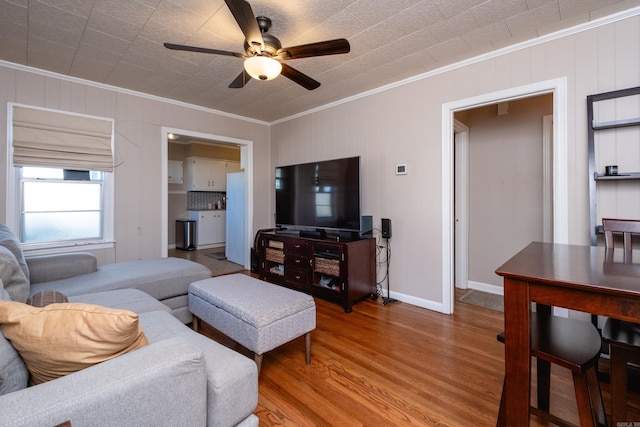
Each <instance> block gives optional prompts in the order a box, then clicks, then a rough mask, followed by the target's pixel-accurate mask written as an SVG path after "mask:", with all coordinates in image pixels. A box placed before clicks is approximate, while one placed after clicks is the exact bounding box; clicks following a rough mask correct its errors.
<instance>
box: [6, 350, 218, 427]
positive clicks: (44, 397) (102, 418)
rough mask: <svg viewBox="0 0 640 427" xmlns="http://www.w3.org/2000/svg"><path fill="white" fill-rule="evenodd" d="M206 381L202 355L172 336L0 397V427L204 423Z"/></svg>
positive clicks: (196, 424)
mask: <svg viewBox="0 0 640 427" xmlns="http://www.w3.org/2000/svg"><path fill="white" fill-rule="evenodd" d="M206 381H207V374H206V369H205V362H204V357H203V355H202V353H201V352H200V351H199V350H198V349H196V348H195V347H194V346H193V345H191V344H190V343H189V342H188V341H187V340H185V339H183V338H181V337H175V338H171V339H167V340H165V341H161V342H157V343H153V344H150V345H148V346H146V347H143V348H141V349H138V350H135V351H132V352H130V353H127V354H125V355H122V356H119V357H116V358H114V359H111V360H108V361H106V362H103V363H100V364H98V365H94V366H92V367H90V368H87V369H83V370H81V371H78V372H75V373H73V374H70V375H67V376H65V377H62V378H58V379H56V380H53V381H49V382H46V383H44V384H40V385H37V386H33V387H28V388H25V389H22V390H19V391H16V392H13V393H9V394H6V395H3V396H0V408H2V411H0V426H5V425H11V426H25V427H26V426H45V425H46V426H53V425H57V424H60V423H63V422H65V421H67V420H70V421H71V425H73V426H74V427H76V426H91V425H113V426H141V425H185V426H204V425H205V424H206V421H207V410H206V405H207V384H206Z"/></svg>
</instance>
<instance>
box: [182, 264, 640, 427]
mask: <svg viewBox="0 0 640 427" xmlns="http://www.w3.org/2000/svg"><path fill="white" fill-rule="evenodd" d="M178 252H184V251H178ZM177 255H178V256H179V255H180V254H177ZM244 272H245V274H249V272H247V271H246V270H245V271H244ZM214 275H216V272H215V271H214ZM316 306H317V328H316V330H315V331H314V332H313V334H312V357H311V364H310V365H306V364H305V360H304V339H303V338H302V337H301V338H298V339H296V340H293V341H291V342H289V343H287V344H285V345H283V346H281V347H279V348H277V349H275V350H273V351H271V352H269V353H267V354H265V355H264V359H263V362H262V372H261V374H260V383H259V402H258V407H257V409H256V411H255V413H256V415H257V416H258V417H259V418H260V425H261V426H308V425H319V426H325V425H326V426H328V425H331V426H336V425H349V426H358V425H361V426H380V425H385V426H386V425H403V426H404V425H420V426H461V427H462V426H464V427H468V426H494V425H495V422H496V416H497V413H498V406H499V402H500V395H501V392H502V380H503V375H504V346H503V345H502V344H500V343H498V342H497V340H496V334H497V333H498V332H500V331H501V330H502V329H503V315H502V313H501V312H498V311H493V310H489V309H486V308H481V307H477V306H473V305H469V304H465V303H456V308H455V314H454V315H451V316H448V315H443V314H439V313H436V312H433V311H430V310H426V309H423V308H419V307H416V306H413V305H410V304H406V303H402V302H397V303H392V304H388V305H386V306H385V305H383V304H382V301H381V299H380V298H379V299H378V300H377V301H369V300H365V301H363V302H361V303H359V304H357V305H355V306H354V308H353V312H352V313H349V314H346V313H345V312H344V310H343V309H342V308H341V307H340V306H338V305H336V304H333V303H329V302H327V301H324V300H321V299H317V298H316ZM204 333H205V334H206V335H207V336H210V337H211V338H213V339H215V340H217V341H219V342H222V343H223V344H225V345H227V346H229V347H231V348H234V349H235V350H237V351H239V352H241V353H243V354H245V355H247V356H248V357H252V354H251V353H249V352H248V351H247V350H246V349H244V348H242V347H240V346H239V345H238V344H236V343H234V342H233V341H231V340H229V339H228V338H226V337H224V336H222V335H221V334H219V333H218V332H216V331H215V330H213V329H211V328H209V327H207V326H206V325H205V330H204ZM603 365H605V366H604V369H605V370H606V363H604V364H603ZM533 366H535V364H534V365H533ZM551 384H552V385H551V387H552V389H551V391H552V396H551V411H552V412H553V413H554V414H556V415H558V416H560V417H562V418H564V419H566V420H568V421H570V422H573V423H576V424H577V423H578V418H577V409H576V404H575V398H574V391H573V384H572V381H571V376H570V374H569V373H568V372H567V371H565V370H563V369H562V368H558V367H557V366H552V380H551ZM602 389H603V397H604V399H605V407H606V409H607V414H608V413H609V387H608V384H607V383H606V382H603V383H602ZM532 396H535V389H534V390H533V391H532ZM639 397H640V396H639V395H638V391H637V390H634V391H632V392H631V393H630V399H631V400H633V402H634V403H632V404H631V405H630V406H631V407H630V412H629V416H630V418H631V419H632V420H640V406H638V401H639V400H640V399H639ZM534 399H535V397H534ZM531 425H533V426H543V425H547V424H542V423H540V422H538V421H537V420H536V419H535V417H532V418H531Z"/></svg>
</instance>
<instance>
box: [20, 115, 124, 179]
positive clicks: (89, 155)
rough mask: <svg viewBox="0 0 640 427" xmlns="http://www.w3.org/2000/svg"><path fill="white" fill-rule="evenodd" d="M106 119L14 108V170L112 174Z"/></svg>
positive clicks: (108, 130) (109, 140) (107, 120)
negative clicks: (29, 168) (53, 169)
mask: <svg viewBox="0 0 640 427" xmlns="http://www.w3.org/2000/svg"><path fill="white" fill-rule="evenodd" d="M112 132H113V122H112V121H111V120H109V119H101V118H95V117H87V116H79V115H74V114H68V113H63V112H56V111H50V110H41V109H35V108H26V107H18V106H14V108H13V164H14V166H47V167H56V168H63V169H74V170H94V171H105V172H112V171H113V153H112V150H111V140H112Z"/></svg>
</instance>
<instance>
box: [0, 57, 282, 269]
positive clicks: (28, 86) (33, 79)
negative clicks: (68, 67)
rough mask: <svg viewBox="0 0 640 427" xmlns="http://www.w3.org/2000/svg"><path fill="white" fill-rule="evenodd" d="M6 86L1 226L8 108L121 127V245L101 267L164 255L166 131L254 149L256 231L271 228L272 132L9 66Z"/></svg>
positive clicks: (1, 101) (0, 77)
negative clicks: (92, 118)
mask: <svg viewBox="0 0 640 427" xmlns="http://www.w3.org/2000/svg"><path fill="white" fill-rule="evenodd" d="M0 82H2V84H0V129H2V130H1V131H0V162H1V164H3V165H5V166H4V167H3V168H2V171H3V173H2V174H0V181H1V184H0V221H2V222H5V221H6V173H4V172H5V171H6V165H7V149H6V147H7V103H8V102H16V103H21V104H26V105H32V106H37V107H46V108H52V109H57V110H62V111H71V112H75V113H83V114H90V115H96V116H101V117H109V118H113V119H115V151H114V153H115V162H116V163H117V164H118V166H117V167H116V170H115V240H116V243H115V248H114V249H113V250H99V251H96V255H97V256H98V257H99V262H100V263H101V264H105V263H110V262H115V261H127V260H135V259H143V258H152V257H158V256H161V255H162V253H161V252H162V243H163V242H162V241H161V235H162V233H161V232H160V230H161V229H162V224H163V217H162V212H163V209H162V205H161V204H162V201H161V199H162V191H163V187H164V188H166V185H167V184H166V183H164V182H162V179H161V174H162V168H163V165H162V161H161V160H162V154H163V153H162V150H161V144H162V135H161V128H162V127H163V126H165V127H171V128H178V129H185V130H191V131H195V132H202V133H208V134H213V135H221V136H226V137H231V138H237V139H243V140H249V141H253V148H254V158H255V159H256V161H255V162H254V171H253V176H254V183H253V185H254V196H255V199H254V206H255V212H254V230H255V229H258V228H264V227H266V226H268V225H269V223H270V221H271V220H272V219H271V217H270V216H269V215H268V214H267V211H268V209H267V205H268V193H269V191H270V189H269V186H268V183H267V182H266V181H265V179H264V177H265V176H267V175H268V173H269V172H268V170H269V165H268V162H264V161H262V160H261V159H266V158H268V156H269V127H268V125H267V124H264V123H260V122H256V121H248V120H241V119H237V118H233V117H229V116H225V115H221V114H216V113H215V112H212V111H207V110H203V109H196V108H189V107H187V106H184V105H180V104H177V103H171V102H164V101H163V100H161V99H159V98H151V97H146V96H141V95H136V94H134V93H131V92H125V91H121V90H116V89H115V88H113V89H112V88H109V87H106V86H97V85H92V84H85V83H83V82H82V81H79V80H70V79H66V78H63V77H58V76H56V75H54V74H51V73H40V72H36V70H34V72H32V71H31V70H29V69H25V68H24V67H17V66H16V67H15V68H14V67H13V66H11V65H10V64H7V63H0ZM165 155H166V154H165ZM164 220H166V219H164ZM249 233H253V230H249ZM165 243H166V242H165Z"/></svg>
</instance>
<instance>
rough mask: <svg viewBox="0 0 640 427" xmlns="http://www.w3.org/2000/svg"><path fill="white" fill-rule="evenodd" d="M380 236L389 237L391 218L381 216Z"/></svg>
mask: <svg viewBox="0 0 640 427" xmlns="http://www.w3.org/2000/svg"><path fill="white" fill-rule="evenodd" d="M382 237H383V238H385V239H390V238H391V220H390V219H389V218H382Z"/></svg>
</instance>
